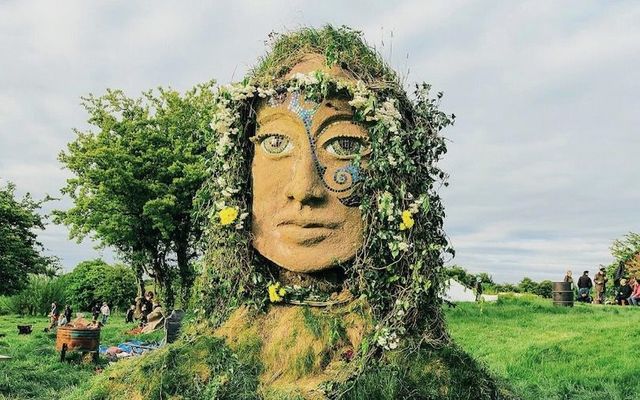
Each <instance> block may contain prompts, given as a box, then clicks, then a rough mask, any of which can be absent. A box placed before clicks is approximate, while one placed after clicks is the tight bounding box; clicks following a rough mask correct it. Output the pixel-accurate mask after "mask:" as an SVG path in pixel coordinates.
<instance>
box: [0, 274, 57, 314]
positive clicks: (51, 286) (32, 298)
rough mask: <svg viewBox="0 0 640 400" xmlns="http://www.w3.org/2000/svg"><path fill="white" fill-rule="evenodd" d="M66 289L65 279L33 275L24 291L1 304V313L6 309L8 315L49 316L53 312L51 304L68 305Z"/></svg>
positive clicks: (7, 298)
mask: <svg viewBox="0 0 640 400" xmlns="http://www.w3.org/2000/svg"><path fill="white" fill-rule="evenodd" d="M64 287H65V284H64V278H63V277H53V278H50V277H46V276H41V275H31V276H29V282H28V284H27V287H26V288H25V289H24V290H22V291H21V292H20V293H18V294H15V295H13V296H11V297H5V298H4V300H2V302H0V313H2V312H4V309H6V310H8V313H13V314H20V315H47V313H48V312H49V311H50V310H51V303H53V302H56V303H57V304H58V305H62V304H66V302H67V298H66V293H65V290H64Z"/></svg>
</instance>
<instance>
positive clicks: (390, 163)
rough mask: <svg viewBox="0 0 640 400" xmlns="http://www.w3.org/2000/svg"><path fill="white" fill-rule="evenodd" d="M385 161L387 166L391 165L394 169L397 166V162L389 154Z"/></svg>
mask: <svg viewBox="0 0 640 400" xmlns="http://www.w3.org/2000/svg"><path fill="white" fill-rule="evenodd" d="M387 160H389V165H391V166H392V167H395V166H396V165H398V161H397V160H396V159H395V157H393V155H391V154H389V156H388V157H387Z"/></svg>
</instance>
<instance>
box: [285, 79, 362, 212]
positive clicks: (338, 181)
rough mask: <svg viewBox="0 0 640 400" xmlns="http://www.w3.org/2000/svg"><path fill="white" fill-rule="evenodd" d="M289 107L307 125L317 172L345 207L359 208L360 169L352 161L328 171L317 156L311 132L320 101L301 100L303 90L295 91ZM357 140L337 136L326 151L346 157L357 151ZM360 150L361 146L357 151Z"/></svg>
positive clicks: (315, 142) (315, 143)
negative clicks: (358, 185)
mask: <svg viewBox="0 0 640 400" xmlns="http://www.w3.org/2000/svg"><path fill="white" fill-rule="evenodd" d="M288 108H289V110H290V111H291V112H293V113H295V114H296V115H297V116H298V118H300V120H301V121H302V123H303V124H304V127H305V132H306V134H307V139H308V141H309V146H310V149H311V155H312V157H313V162H314V165H315V169H316V173H317V174H318V176H319V177H320V178H321V180H322V183H323V185H324V186H325V187H326V188H327V189H328V190H329V191H331V192H333V193H336V194H337V196H338V199H339V200H340V202H341V203H342V204H344V205H345V206H347V207H357V206H358V205H359V204H360V197H359V196H358V195H357V194H356V189H357V184H358V183H359V182H360V181H361V179H362V176H361V174H360V168H358V167H357V166H355V165H353V164H349V165H346V166H343V167H339V168H337V169H334V170H329V168H327V166H326V165H324V164H323V163H322V161H321V160H320V158H319V157H318V148H317V141H316V138H315V137H314V135H313V134H312V132H311V125H312V122H313V117H314V115H315V114H316V112H317V111H318V109H319V108H320V104H318V103H316V102H313V101H308V100H302V101H301V95H300V92H297V91H296V92H293V93H292V95H291V100H290V102H289V106H288ZM338 123H340V122H338ZM333 125H335V123H334V124H330V125H329V126H327V127H326V128H325V129H323V131H322V132H320V133H319V135H318V137H320V136H322V134H323V133H324V131H326V130H327V129H329V128H331V127H332V126H333ZM354 143H358V142H356V141H355V140H354V139H353V138H348V137H347V138H341V137H338V138H335V139H333V140H331V143H328V145H329V146H328V148H327V150H329V151H330V152H331V153H332V154H335V155H336V156H343V157H344V156H347V155H349V154H352V153H353V152H354V151H356V149H354ZM358 146H359V145H358ZM359 150H360V149H359V147H358V149H357V151H359ZM349 152H352V153H349ZM347 153H348V154H347Z"/></svg>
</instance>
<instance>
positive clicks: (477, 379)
mask: <svg viewBox="0 0 640 400" xmlns="http://www.w3.org/2000/svg"><path fill="white" fill-rule="evenodd" d="M334 392H335V393H340V394H341V398H344V399H353V400H358V399H363V400H364V399H373V398H375V399H381V400H382V399H400V398H401V399H456V400H464V399H474V400H476V399H477V400H481V399H487V400H489V399H491V400H494V399H515V398H516V397H515V395H513V393H511V391H510V390H509V389H508V388H507V387H506V385H503V384H500V383H499V382H497V381H496V379H495V378H494V377H492V376H491V374H489V373H488V372H487V370H486V369H485V368H484V367H483V366H482V365H480V364H478V363H477V362H476V361H475V360H473V359H472V358H471V357H470V356H468V355H467V354H466V353H465V352H463V351H462V350H461V349H459V348H458V347H456V346H453V345H450V346H446V347H443V348H440V349H427V348H425V349H420V350H417V351H413V352H406V351H396V352H391V353H389V354H387V355H386V356H385V357H384V358H383V359H381V360H379V361H377V362H371V363H370V364H369V365H367V366H366V368H365V369H364V371H363V372H362V374H360V375H359V376H358V377H357V378H356V379H355V380H354V381H352V382H348V383H345V384H342V385H340V386H338V387H336V388H335V389H334Z"/></svg>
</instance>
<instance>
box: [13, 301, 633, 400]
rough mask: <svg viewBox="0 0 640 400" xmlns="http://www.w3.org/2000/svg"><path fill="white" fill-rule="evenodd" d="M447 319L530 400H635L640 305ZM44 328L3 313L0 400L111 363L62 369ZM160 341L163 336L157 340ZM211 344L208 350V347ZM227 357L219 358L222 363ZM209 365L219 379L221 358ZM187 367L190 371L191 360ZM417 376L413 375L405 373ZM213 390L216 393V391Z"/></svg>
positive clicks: (470, 348)
mask: <svg viewBox="0 0 640 400" xmlns="http://www.w3.org/2000/svg"><path fill="white" fill-rule="evenodd" d="M446 316H447V322H448V325H449V331H450V333H451V335H452V337H453V338H454V339H455V341H456V343H457V344H458V345H460V346H461V347H462V348H463V349H464V350H465V351H467V352H469V353H470V354H471V355H473V356H474V358H476V359H477V360H479V361H480V362H481V363H483V364H484V365H486V366H487V368H488V369H489V370H491V371H492V372H493V373H494V374H495V375H496V376H498V377H499V378H501V379H503V380H505V381H507V382H508V383H509V384H510V385H511V386H512V387H513V389H514V390H515V391H516V392H517V394H518V395H519V396H521V397H522V398H524V399H536V400H542V399H544V400H548V399H549V400H554V399H580V400H589V399H594V400H595V399H608V400H616V399H620V400H622V399H628V400H631V399H634V398H638V397H637V393H640V379H638V374H640V367H639V365H638V360H640V307H636V308H632V307H617V306H595V305H582V304H577V305H576V306H575V307H573V308H560V307H554V306H553V305H552V304H551V302H550V301H548V300H542V299H538V298H532V297H522V298H519V299H516V298H513V297H501V300H500V301H499V302H498V303H484V304H474V303H462V304H459V305H458V307H456V308H454V309H447V310H446ZM18 324H33V325H34V333H33V334H31V335H26V336H22V335H18V334H17V329H16V325H18ZM47 325H48V322H47V320H46V319H45V318H42V317H24V318H23V317H18V316H0V332H2V333H6V334H7V336H6V337H3V338H0V354H3V355H9V356H12V357H14V359H13V360H11V361H6V362H0V399H1V400H4V399H57V398H61V397H64V396H66V395H69V393H71V392H72V391H73V389H75V388H76V387H78V386H79V385H81V384H83V385H84V387H86V386H87V384H88V383H89V378H91V377H93V376H95V375H98V374H97V372H96V368H104V367H105V366H106V364H107V362H106V360H104V359H101V361H100V362H99V364H98V365H97V366H96V365H93V364H91V363H83V362H82V360H80V357H78V356H77V355H75V356H72V361H71V362H69V363H60V362H59V361H58V354H57V353H56V352H55V349H54V343H55V334H48V333H44V332H42V330H43V328H44V327H45V326H47ZM131 327H132V325H125V324H124V322H123V318H122V317H121V316H120V315H117V316H115V317H114V318H112V320H111V321H110V322H109V324H107V326H106V327H105V328H104V329H103V330H102V333H101V342H102V343H103V344H117V343H120V342H122V341H125V340H127V339H130V338H131V337H130V336H129V335H126V334H125V333H124V332H125V331H126V330H128V329H130V328H131ZM155 339H159V337H158V335H156V337H155ZM196 344H197V343H196ZM205 344H206V343H205ZM203 346H204V344H203ZM207 346H208V347H207ZM207 346H204V347H203V348H205V347H206V348H209V347H211V346H210V344H207ZM213 348H216V347H215V346H213ZM221 351H222V350H221ZM254 352H255V351H254ZM164 353H166V352H164ZM164 353H163V352H159V353H158V354H157V355H156V356H157V357H161V358H162V359H163V360H164V359H166V358H167V357H169V356H170V355H171V354H173V353H171V352H169V353H167V354H164ZM223 353H224V352H221V353H220V354H218V355H217V356H216V357H219V358H225V357H226V356H224V354H223ZM216 354H217V353H216ZM225 354H226V353H225ZM212 356H213V354H212ZM223 356H224V357H223ZM157 357H156V358H157ZM203 357H204V355H203ZM214 358H215V357H214ZM203 359H204V360H205V361H206V365H208V368H211V369H212V371H213V372H215V370H216V368H217V367H216V365H217V361H216V362H213V361H211V360H209V361H207V357H205V358H203ZM192 361H193V362H195V361H197V360H192ZM214 361H215V360H214ZM189 362H191V361H189ZM180 363H181V364H185V365H186V364H188V363H187V362H186V361H184V360H183V361H180ZM196 364H197V363H196ZM196 364H194V365H196ZM243 364H244V365H245V367H242V368H246V365H252V364H255V360H254V361H251V360H246V363H244V362H243ZM196 366H197V365H196ZM240 367H241V366H240V365H235V366H234V368H240ZM198 368H200V367H198ZM221 371H222V370H221ZM416 371H418V372H420V371H419V369H418V370H416ZM378 372H379V373H378V374H377V375H375V376H373V375H372V379H371V382H369V383H367V382H365V381H364V380H363V381H362V382H361V383H360V385H361V386H362V387H365V386H367V385H369V386H371V388H374V387H377V388H378V389H379V388H380V385H384V382H387V381H388V382H390V383H389V385H390V386H389V387H388V391H389V393H392V392H394V391H393V390H392V389H393V388H392V387H391V386H392V383H391V382H394V380H393V379H390V378H391V375H392V374H393V373H396V372H394V371H384V370H380V371H378ZM413 372H415V371H413V370H412V369H409V372H407V374H409V375H407V376H410V375H411V374H412V373H413ZM418 372H416V379H419V374H418ZM255 373H257V372H255V371H254V375H255ZM222 375H224V373H223V374H222ZM387 375H388V376H387ZM212 376H215V373H214V374H213V375H212ZM373 378H375V379H373ZM387 378H389V379H387ZM450 379H451V381H452V382H454V381H458V380H460V378H459V377H451V378H450ZM247 382H248V383H247ZM247 382H244V383H242V382H241V383H242V384H240V383H239V384H238V387H245V386H246V387H248V388H249V387H251V385H253V384H254V383H252V382H250V380H248V381H247ZM209 386H211V388H209V389H211V390H213V389H215V385H213V386H212V385H209ZM90 387H91V388H92V389H95V388H96V387H97V386H96V385H92V386H90ZM234 387H235V386H234ZM184 390H185V388H182V389H181V391H184ZM216 390H217V389H216ZM367 391H368V389H367V390H364V391H363V392H364V393H366V392H367ZM214 392H216V391H215V390H214V391H213V392H212V393H214ZM93 394H95V393H93ZM94 397H95V396H94ZM95 398H100V397H99V396H97V397H95ZM356 398H359V397H357V396H356ZM362 398H366V396H365V397H362ZM390 398H391V397H390Z"/></svg>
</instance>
